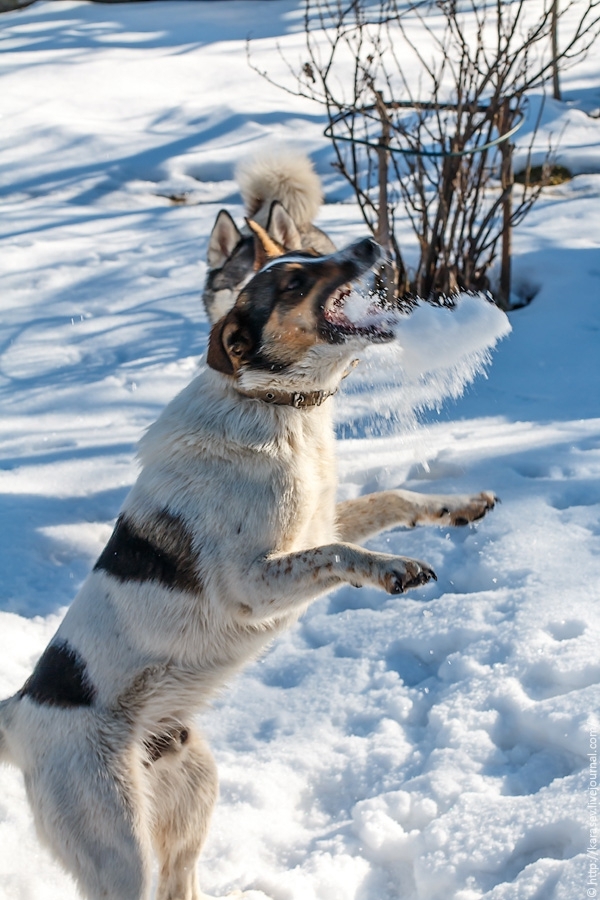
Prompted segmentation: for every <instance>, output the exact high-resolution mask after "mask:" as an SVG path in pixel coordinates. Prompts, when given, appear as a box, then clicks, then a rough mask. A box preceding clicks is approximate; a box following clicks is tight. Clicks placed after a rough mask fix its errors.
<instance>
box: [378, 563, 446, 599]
mask: <svg viewBox="0 0 600 900" xmlns="http://www.w3.org/2000/svg"><path fill="white" fill-rule="evenodd" d="M429 581H437V575H436V574H435V572H434V570H433V569H432V568H431V566H428V565H427V563H424V562H419V560H416V559H403V560H402V561H400V560H398V564H397V565H393V566H392V567H391V569H390V570H389V571H388V572H386V573H385V575H384V577H383V585H384V588H385V590H386V591H387V593H388V594H404V593H405V591H409V590H410V589H411V588H416V587H421V586H422V585H424V584H427V583H428V582H429Z"/></svg>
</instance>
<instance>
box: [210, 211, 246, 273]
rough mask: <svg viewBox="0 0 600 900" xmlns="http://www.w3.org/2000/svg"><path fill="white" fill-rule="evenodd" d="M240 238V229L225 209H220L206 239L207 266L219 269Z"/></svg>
mask: <svg viewBox="0 0 600 900" xmlns="http://www.w3.org/2000/svg"><path fill="white" fill-rule="evenodd" d="M241 240H242V233H241V231H240V230H239V228H238V227H237V225H236V224H235V222H234V221H233V219H232V218H231V216H230V215H229V213H228V212H227V210H226V209H222V210H221V212H220V213H219V214H218V216H217V218H216V219H215V224H214V225H213V230H212V231H211V233H210V238H209V240H208V250H207V251H206V261H207V262H208V268H209V269H220V268H221V266H223V265H224V264H225V263H226V261H227V260H228V259H229V257H230V256H231V254H232V253H233V251H234V250H235V248H236V247H237V245H238V244H239V242H240V241H241Z"/></svg>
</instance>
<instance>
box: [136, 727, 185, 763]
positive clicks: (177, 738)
mask: <svg viewBox="0 0 600 900" xmlns="http://www.w3.org/2000/svg"><path fill="white" fill-rule="evenodd" d="M189 736H190V733H189V731H188V730H187V728H186V727H185V726H184V725H173V726H171V727H170V728H168V729H166V730H165V731H161V733H160V734H153V735H152V736H151V737H148V738H146V740H145V741H144V749H145V751H146V755H147V764H148V765H149V764H150V763H155V762H156V761H157V760H158V759H160V758H161V757H162V756H165V754H167V753H176V752H177V751H178V750H179V749H180V747H182V746H183V745H184V744H185V743H186V742H187V740H188V738H189Z"/></svg>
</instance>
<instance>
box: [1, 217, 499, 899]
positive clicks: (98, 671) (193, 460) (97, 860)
mask: <svg viewBox="0 0 600 900" xmlns="http://www.w3.org/2000/svg"><path fill="white" fill-rule="evenodd" d="M250 227H251V229H252V230H253V231H254V239H255V240H257V241H258V242H259V244H260V247H261V248H262V249H260V250H259V251H258V254H257V255H258V256H259V257H261V268H260V269H259V271H258V272H257V274H256V275H255V276H254V277H253V278H252V279H251V281H250V282H249V283H248V284H247V285H246V287H245V288H244V289H243V290H242V292H241V294H240V296H239V297H238V299H237V301H236V302H235V304H234V306H233V308H232V309H230V310H229V311H228V312H227V313H226V315H224V316H223V317H222V318H221V319H220V320H219V321H218V322H217V323H216V324H215V326H214V327H213V329H212V331H211V335H210V341H209V347H208V353H207V357H206V365H205V367H204V369H203V371H201V374H200V375H199V376H198V377H197V378H196V379H195V380H194V381H193V382H192V383H191V384H190V385H189V386H188V387H187V388H186V389H185V390H184V391H183V392H182V393H181V394H179V396H177V397H176V398H175V399H174V400H173V401H172V402H171V403H170V404H169V405H168V406H167V408H166V409H165V411H164V412H163V414H162V415H161V416H160V418H159V419H158V421H157V422H156V423H155V424H154V425H153V426H152V427H151V428H150V429H149V431H148V432H147V434H146V435H145V437H144V438H143V439H142V441H141V444H140V460H141V464H142V471H141V474H140V476H139V478H138V480H137V482H136V484H135V485H134V487H133V488H132V490H131V492H130V493H129V495H128V497H127V499H126V500H125V503H124V506H123V508H122V510H121V513H120V515H119V517H118V519H117V523H116V526H115V529H114V532H113V534H112V537H111V538H110V540H109V541H108V544H107V545H106V547H105V549H104V550H103V551H102V553H101V554H100V557H99V559H98V561H97V563H96V565H95V566H94V569H93V571H92V572H91V574H90V575H89V577H88V579H87V580H86V581H85V583H84V585H83V587H82V588H81V590H80V591H79V593H78V595H77V596H76V598H75V600H74V601H73V604H72V605H71V607H70V609H69V610H68V612H67V614H66V616H65V618H64V621H63V622H62V624H61V625H60V627H59V629H58V631H57V633H56V635H55V636H54V637H53V639H52V641H51V642H50V644H49V646H48V647H47V649H46V650H45V651H44V653H43V655H42V657H41V659H40V660H39V662H38V664H37V666H36V667H35V669H34V671H33V674H32V675H31V677H30V678H29V679H28V680H27V681H26V683H25V685H24V686H23V687H22V689H21V690H20V691H19V692H18V693H17V694H15V695H14V696H13V697H10V698H9V699H7V700H4V701H3V702H2V703H1V704H0V757H1V758H2V759H3V760H5V761H9V762H12V763H13V764H15V765H17V766H19V767H20V768H21V769H22V771H23V775H24V779H25V785H26V790H27V795H28V797H29V801H30V803H31V807H32V809H33V812H34V816H35V821H36V825H37V828H38V831H39V834H40V835H41V837H42V838H43V840H44V841H45V842H46V843H47V845H48V846H49V847H50V848H51V849H52V851H53V852H54V853H55V855H56V856H57V857H58V859H59V860H61V861H62V863H63V865H64V866H65V867H66V868H67V869H68V870H69V871H70V872H71V873H72V874H73V876H74V877H75V879H76V881H77V884H78V886H79V888H80V890H81V893H82V894H83V895H84V896H85V897H86V898H88V900H143V898H147V896H148V893H149V890H150V889H149V880H150V872H151V867H152V858H153V854H155V855H156V857H157V858H158V863H159V880H158V889H157V898H158V900H199V898H202V897H204V895H203V894H202V893H200V891H199V888H198V885H197V873H196V864H197V859H198V854H199V852H200V848H201V846H202V843H203V841H204V838H205V836H206V832H207V828H208V824H209V819H210V815H211V810H212V808H213V804H214V802H215V797H216V794H217V776H216V772H215V766H214V763H213V760H212V758H211V756H210V753H209V751H208V749H207V747H206V745H205V743H204V742H203V740H202V738H201V736H200V735H199V734H198V731H197V728H196V724H195V718H194V717H195V715H196V714H197V712H198V711H199V710H201V709H202V708H203V707H205V706H206V704H207V702H208V701H209V699H210V698H211V697H212V696H213V695H214V692H215V690H216V689H217V688H218V687H219V686H220V685H222V684H223V682H224V681H226V680H227V679H228V678H229V677H230V676H231V674H232V673H233V672H235V671H236V670H238V669H239V668H240V667H241V666H242V665H244V663H246V662H247V661H248V660H250V659H252V658H254V657H256V656H257V655H258V654H259V653H260V652H261V650H262V649H263V648H264V647H265V645H266V644H267V643H268V642H269V641H270V640H271V639H272V638H273V637H274V635H276V634H277V633H278V632H279V631H281V630H282V629H285V628H288V627H289V626H290V625H291V624H292V623H293V622H295V620H296V619H297V617H298V616H299V615H300V614H301V613H302V612H303V610H305V609H306V607H307V606H308V605H309V604H310V603H311V602H312V601H313V600H315V599H316V598H317V597H319V596H321V595H323V594H324V593H325V592H326V591H329V590H332V589H334V588H336V587H337V586H339V585H342V584H345V583H347V584H353V585H357V586H361V585H374V586H376V587H378V588H381V589H382V590H384V591H387V592H388V593H392V594H395V593H401V592H403V591H406V590H408V589H409V588H413V587H416V586H418V585H422V584H424V583H426V582H427V581H429V580H430V579H431V578H434V577H435V575H434V573H433V571H432V569H431V568H430V567H429V566H428V565H427V564H426V563H423V562H419V561H417V560H414V559H407V558H404V557H400V556H391V555H387V554H383V553H376V552H372V551H370V550H366V549H364V548H362V547H361V546H359V542H360V541H362V540H364V539H365V538H367V537H368V536H369V535H371V534H373V533H375V532H377V531H379V530H381V529H384V528H387V527H391V526H395V525H406V526H411V527H412V526H415V525H419V524H428V523H434V524H443V525H448V524H465V523H466V522H470V521H473V520H475V519H478V518H480V517H481V516H483V515H484V514H485V513H486V512H487V511H488V510H489V509H490V508H491V507H493V505H494V502H495V497H494V495H493V494H492V493H490V492H482V493H480V494H477V495H474V496H433V495H430V496H425V495H419V494H414V493H411V492H409V491H404V490H391V491H385V492H382V493H379V494H371V495H367V496H363V497H360V498H358V499H356V500H351V501H347V502H344V503H337V504H336V499H335V494H336V467H335V458H334V450H335V448H334V433H333V426H332V405H333V402H334V401H333V399H332V395H333V394H334V393H335V391H336V390H337V387H338V385H339V383H340V380H341V379H342V377H343V376H344V374H345V373H346V371H347V369H348V366H349V365H350V364H351V362H352V361H353V359H354V358H355V356H356V354H357V353H358V352H360V349H361V347H362V346H364V345H365V344H366V343H368V342H370V341H386V340H389V339H390V338H391V334H390V333H389V331H388V330H387V329H386V326H385V322H384V320H383V319H382V320H381V322H380V323H379V324H378V323H377V321H375V320H373V318H370V319H369V322H368V324H365V325H361V323H360V322H359V323H356V322H350V320H349V319H348V318H347V317H346V315H345V314H344V308H343V304H344V297H345V296H346V295H347V292H348V287H347V285H348V284H349V283H351V282H352V281H353V280H355V279H356V278H358V277H360V276H361V275H363V273H365V272H366V271H367V270H369V269H370V268H371V267H372V266H373V265H374V264H375V263H376V261H377V259H378V257H379V255H380V251H379V248H378V246H377V244H375V243H374V242H373V241H372V240H371V239H369V238H367V239H365V240H361V241H358V242H356V243H354V244H352V245H351V246H349V247H348V248H346V249H345V250H343V251H340V252H337V253H333V254H330V255H328V256H323V257H318V258H315V257H314V256H311V255H310V254H306V253H303V252H294V253H284V254H281V253H280V251H278V250H277V248H276V247H275V245H274V244H273V242H272V241H271V240H270V238H269V236H268V235H267V234H266V232H265V231H264V229H262V228H260V226H258V225H254V224H251V225H250ZM278 254H279V255H278Z"/></svg>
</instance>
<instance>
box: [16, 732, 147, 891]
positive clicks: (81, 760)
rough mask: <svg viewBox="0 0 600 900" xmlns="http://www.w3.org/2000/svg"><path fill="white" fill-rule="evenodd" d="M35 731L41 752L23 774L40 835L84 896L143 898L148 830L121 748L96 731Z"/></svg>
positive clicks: (127, 763)
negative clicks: (106, 744) (107, 742)
mask: <svg viewBox="0 0 600 900" xmlns="http://www.w3.org/2000/svg"><path fill="white" fill-rule="evenodd" d="M57 731H58V733H57ZM37 732H38V733H36V730H33V729H32V732H31V733H32V734H34V735H35V739H38V738H39V740H40V745H42V742H44V741H45V742H46V743H45V745H44V753H43V754H42V755H40V757H39V759H38V762H37V765H36V766H35V768H33V769H32V770H29V771H27V770H26V771H25V772H24V777H25V788H26V791H27V795H28V798H29V801H30V803H31V807H32V809H33V813H34V818H35V823H36V827H37V830H38V834H39V835H40V837H41V838H42V840H43V841H44V842H45V843H46V844H47V845H48V846H49V847H50V849H51V850H52V851H53V852H54V853H55V855H56V856H57V857H58V859H60V860H61V861H62V863H63V865H64V866H65V867H66V868H67V869H68V870H69V871H70V872H71V874H72V875H73V876H74V878H75V880H76V882H77V884H78V886H79V888H80V891H81V894H82V895H83V896H84V897H85V898H86V900H147V897H148V891H149V883H150V872H151V858H152V853H151V845H150V835H149V833H148V832H146V830H145V828H144V826H143V825H142V823H143V820H144V814H143V806H144V803H143V797H141V795H140V794H139V792H138V790H137V785H136V784H135V777H134V776H133V775H129V774H127V772H128V771H129V760H128V759H126V755H127V754H126V751H125V750H123V753H122V754H121V753H115V752H114V748H113V749H112V750H111V751H109V752H108V753H106V752H105V749H102V747H101V744H102V737H101V736H100V735H99V734H98V732H96V731H94V730H93V729H85V728H80V729H75V728H73V729H68V728H65V727H64V725H63V728H62V730H60V729H57V730H56V731H55V733H54V734H53V735H52V737H51V739H49V738H48V734H47V733H44V732H43V731H42V730H41V729H38V730H37Z"/></svg>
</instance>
